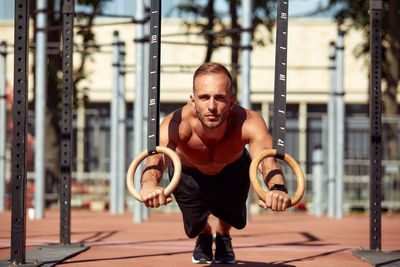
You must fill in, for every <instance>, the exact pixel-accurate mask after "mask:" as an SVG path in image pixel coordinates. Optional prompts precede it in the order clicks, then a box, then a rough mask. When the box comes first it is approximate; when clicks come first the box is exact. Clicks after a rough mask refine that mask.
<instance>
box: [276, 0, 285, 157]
mask: <svg viewBox="0 0 400 267" xmlns="http://www.w3.org/2000/svg"><path fill="white" fill-rule="evenodd" d="M288 6H289V0H279V1H278V10H277V25H276V48H275V54H276V55H275V84H274V120H273V138H274V148H275V149H276V157H278V158H280V159H283V158H284V156H285V130H286V78H287V77H286V71H287V66H286V62H287V35H288V32H287V31H288Z"/></svg>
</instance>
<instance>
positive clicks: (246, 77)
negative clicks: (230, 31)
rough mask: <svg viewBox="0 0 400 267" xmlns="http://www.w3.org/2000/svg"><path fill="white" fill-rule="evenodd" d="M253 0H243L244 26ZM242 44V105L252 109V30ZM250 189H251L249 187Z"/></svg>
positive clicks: (244, 34) (243, 36) (248, 23)
mask: <svg viewBox="0 0 400 267" xmlns="http://www.w3.org/2000/svg"><path fill="white" fill-rule="evenodd" d="M252 5H253V0H248V1H242V16H243V20H242V21H243V22H242V28H243V29H250V28H251V24H252V16H251V10H252ZM240 37H241V40H240V42H241V46H242V47H244V49H243V50H242V51H241V57H242V59H241V68H240V71H241V80H242V99H241V100H242V103H241V105H242V107H244V108H247V109H251V101H250V64H251V63H250V52H251V48H250V46H251V32H250V31H243V32H242V34H241V36H240ZM249 191H251V190H250V189H249ZM250 201H251V195H250V194H249V195H248V197H247V200H246V206H247V221H249V220H250Z"/></svg>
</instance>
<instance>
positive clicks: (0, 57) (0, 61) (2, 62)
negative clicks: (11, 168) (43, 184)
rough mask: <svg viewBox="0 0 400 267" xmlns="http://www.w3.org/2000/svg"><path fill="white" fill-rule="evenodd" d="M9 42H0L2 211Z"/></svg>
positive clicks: (0, 202)
mask: <svg viewBox="0 0 400 267" xmlns="http://www.w3.org/2000/svg"><path fill="white" fill-rule="evenodd" d="M6 83H7V43H6V42H4V41H3V42H1V44H0V212H1V211H4V209H5V192H6V191H5V183H6V135H7V117H6V112H7V109H6Z"/></svg>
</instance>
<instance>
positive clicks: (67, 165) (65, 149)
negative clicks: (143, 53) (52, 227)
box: [60, 0, 75, 245]
mask: <svg viewBox="0 0 400 267" xmlns="http://www.w3.org/2000/svg"><path fill="white" fill-rule="evenodd" d="M74 4H75V1H74V0H64V5H63V7H62V14H63V32H62V34H63V52H62V69H63V81H62V91H61V93H62V96H61V103H62V108H61V163H60V167H61V170H60V174H61V179H60V244H62V245H69V244H70V243H71V172H72V95H73V76H72V73H73V68H72V67H73V66H72V63H73V60H72V57H73V32H74Z"/></svg>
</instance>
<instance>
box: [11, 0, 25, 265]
mask: <svg viewBox="0 0 400 267" xmlns="http://www.w3.org/2000/svg"><path fill="white" fill-rule="evenodd" d="M14 16H15V17H14V18H15V19H14V107H13V156H12V177H11V205H12V206H11V209H12V210H11V212H12V214H11V256H10V262H11V263H14V264H24V263H25V255H26V254H25V246H26V166H27V159H26V151H27V143H28V136H27V134H28V131H27V119H28V71H27V68H28V40H29V31H28V29H29V1H28V0H15V15H14Z"/></svg>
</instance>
